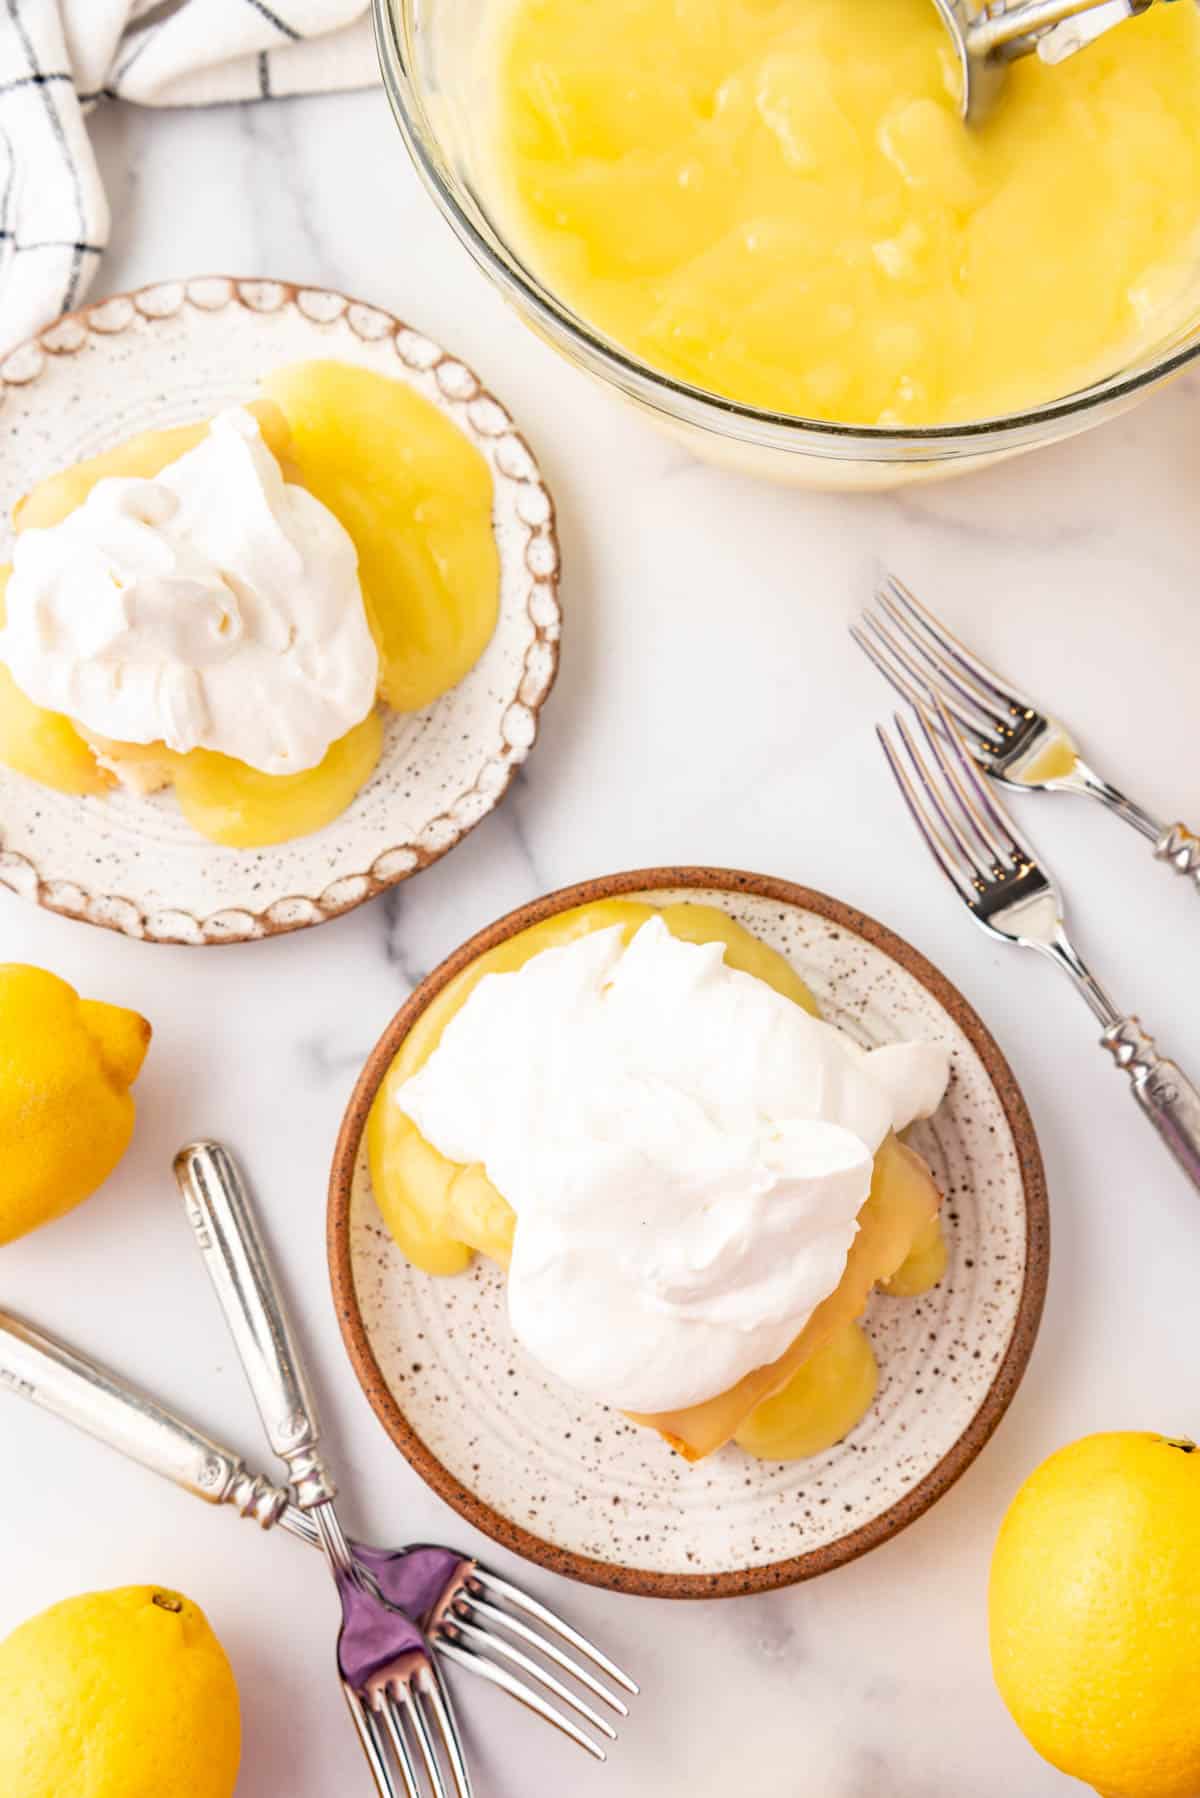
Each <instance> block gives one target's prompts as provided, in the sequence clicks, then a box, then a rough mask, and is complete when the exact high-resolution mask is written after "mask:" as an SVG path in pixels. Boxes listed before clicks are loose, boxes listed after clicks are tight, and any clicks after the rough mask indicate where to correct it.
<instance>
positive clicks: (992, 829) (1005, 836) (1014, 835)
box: [878, 694, 1200, 1187]
mask: <svg viewBox="0 0 1200 1798" xmlns="http://www.w3.org/2000/svg"><path fill="white" fill-rule="evenodd" d="M914 710H915V712H916V717H917V723H918V725H919V727H920V736H921V739H922V741H921V742H920V743H919V742H918V741H917V739H916V738H915V737H914V736H913V733H912V732H911V731H910V729H909V727H908V725H907V724H906V723H905V721H904V719H903V718H902V717H900V715H899V714H898V713H897V714H896V717H895V727H896V732H897V735H898V736H899V738H900V742H901V743H902V744H903V748H904V757H903V758H902V757H901V755H900V753H899V752H898V751H897V748H896V745H895V744H894V743H893V741H892V740H891V738H890V737H889V736H888V733H887V732H886V731H885V730H883V729H880V730H879V732H878V735H879V741H880V743H881V744H882V746H883V753H884V755H885V756H886V757H887V760H888V765H889V767H890V768H891V770H892V773H893V774H894V776H895V778H896V783H897V785H898V786H899V788H900V791H901V793H902V795H903V797H904V802H905V804H906V805H907V806H908V809H909V811H910V813H911V814H912V819H913V822H914V824H915V825H916V827H917V829H918V830H919V831H920V833H921V836H922V837H923V838H924V840H925V844H926V847H927V848H928V849H929V852H930V854H931V855H932V856H933V859H934V861H935V862H936V863H937V865H938V867H939V868H940V869H941V870H942V873H943V874H944V875H945V876H946V878H947V880H948V881H949V882H950V884H951V886H952V887H953V888H954V890H955V892H956V893H957V894H958V896H959V898H960V899H961V900H962V901H963V903H964V904H965V905H966V906H967V909H968V910H969V911H970V914H971V916H972V917H973V918H974V920H975V922H976V923H977V924H979V925H980V926H981V927H982V928H983V929H984V930H986V931H988V932H989V933H990V934H991V935H992V936H996V937H999V938H1000V939H1001V940H1002V941H1004V942H1009V943H1018V944H1020V945H1021V947H1022V948H1025V949H1036V950H1037V951H1038V952H1039V954H1042V955H1045V956H1047V957H1048V958H1049V959H1050V960H1051V961H1052V962H1054V963H1055V964H1056V965H1057V966H1058V967H1060V968H1063V969H1064V970H1065V971H1066V972H1067V973H1068V974H1069V975H1070V976H1071V979H1072V980H1073V981H1074V983H1075V985H1076V987H1077V988H1078V990H1079V991H1080V992H1081V993H1082V995H1083V997H1084V998H1085V999H1086V1000H1087V1003H1088V1005H1089V1006H1090V1007H1091V1009H1092V1011H1093V1012H1094V1013H1095V1015H1096V1017H1097V1018H1098V1019H1099V1020H1100V1023H1101V1024H1102V1026H1103V1032H1102V1035H1101V1037H1100V1041H1101V1044H1102V1045H1103V1047H1104V1048H1106V1049H1107V1050H1108V1051H1109V1053H1110V1054H1111V1055H1112V1056H1113V1058H1114V1060H1115V1061H1116V1063H1117V1065H1118V1067H1122V1068H1124V1070H1125V1072H1126V1073H1127V1074H1128V1075H1129V1078H1130V1081H1131V1084H1132V1088H1133V1095H1134V1098H1135V1099H1136V1100H1137V1102H1138V1104H1139V1105H1140V1106H1141V1108H1142V1110H1143V1111H1144V1112H1145V1114H1146V1116H1147V1117H1148V1118H1149V1119H1150V1122H1151V1123H1152V1124H1153V1125H1154V1128H1155V1129H1156V1130H1157V1131H1158V1134H1159V1135H1160V1136H1161V1137H1162V1139H1163V1141H1164V1142H1165V1143H1166V1145H1167V1147H1168V1149H1170V1151H1171V1153H1172V1155H1173V1156H1174V1157H1175V1159H1176V1161H1177V1162H1178V1163H1179V1165H1180V1167H1181V1168H1182V1169H1183V1171H1184V1173H1185V1174H1186V1175H1187V1176H1188V1178H1189V1179H1190V1180H1191V1182H1192V1184H1193V1185H1194V1186H1196V1187H1200V1091H1198V1090H1197V1089H1196V1087H1195V1086H1194V1085H1193V1084H1192V1082H1191V1081H1190V1080H1189V1079H1188V1078H1187V1077H1186V1075H1184V1074H1183V1073H1182V1072H1181V1071H1180V1069H1179V1068H1178V1067H1177V1066H1176V1064H1175V1063H1174V1062H1173V1061H1166V1060H1164V1059H1163V1058H1162V1057H1161V1056H1160V1055H1159V1054H1158V1051H1157V1050H1156V1048H1155V1046H1154V1042H1153V1039H1152V1038H1151V1037H1149V1036H1147V1035H1146V1033H1145V1031H1144V1030H1143V1029H1142V1026H1141V1024H1140V1023H1139V1022H1138V1020H1137V1018H1135V1017H1126V1016H1123V1015H1122V1013H1121V1012H1120V1011H1119V1010H1118V1009H1117V1007H1116V1006H1115V1005H1114V1004H1113V1001H1112V1000H1111V999H1110V998H1109V996H1108V994H1107V993H1106V992H1105V990H1104V988H1103V987H1102V986H1101V985H1100V983H1099V981H1098V980H1097V979H1096V977H1095V975H1094V974H1092V972H1091V970H1090V969H1089V968H1088V967H1087V965H1086V963H1085V962H1084V960H1083V958H1082V956H1081V955H1080V954H1079V951H1078V950H1077V949H1076V948H1075V946H1074V944H1073V943H1072V942H1071V939H1070V937H1069V936H1068V934H1067V929H1066V925H1065V923H1064V922H1063V904H1062V898H1061V895H1060V894H1059V890H1058V888H1057V886H1056V885H1055V883H1054V880H1053V878H1052V877H1051V876H1050V875H1049V874H1048V873H1047V871H1046V869H1045V868H1044V867H1043V866H1042V865H1041V864H1040V863H1039V861H1038V858H1037V856H1036V855H1035V853H1034V851H1033V850H1032V849H1031V848H1030V846H1029V844H1028V843H1027V842H1026V841H1025V840H1024V838H1023V837H1022V836H1021V835H1020V834H1019V833H1018V831H1017V828H1016V826H1015V825H1014V824H1013V822H1012V819H1011V818H1010V817H1009V815H1008V813H1007V812H1006V811H1005V809H1004V807H1003V806H1002V805H1001V803H1000V801H999V799H998V798H997V797H996V795H995V793H994V791H993V790H992V789H991V788H990V787H989V786H988V784H987V782H986V781H985V780H983V779H982V778H981V776H980V773H979V770H978V768H977V767H976V765H975V763H974V761H973V760H972V758H971V755H970V753H969V752H968V749H967V746H966V744H965V743H964V742H963V739H962V737H961V736H960V735H959V732H958V729H957V727H956V725H955V722H954V719H953V718H952V717H951V715H950V711H949V708H948V707H947V705H946V704H945V703H944V702H943V700H942V699H941V697H940V695H937V694H935V695H934V696H933V697H932V699H931V701H930V703H929V705H924V704H922V703H921V702H920V701H919V700H918V701H916V702H915V704H914ZM923 751H924V753H923ZM906 764H907V765H906Z"/></svg>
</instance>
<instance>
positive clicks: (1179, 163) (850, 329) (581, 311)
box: [472, 0, 1200, 430]
mask: <svg viewBox="0 0 1200 1798" xmlns="http://www.w3.org/2000/svg"><path fill="white" fill-rule="evenodd" d="M492 18H493V24H494V28H493V30H492V31H491V32H489V33H486V34H482V38H481V45H480V54H479V67H478V72H477V80H476V84H475V85H476V87H477V88H478V89H480V90H481V91H483V92H484V93H487V94H490V95H491V99H492V104H491V117H490V120H489V121H488V125H487V130H486V135H483V134H481V139H482V141H481V142H480V144H479V146H478V149H477V151H476V152H475V153H474V155H473V158H472V160H473V162H475V163H477V165H478V166H477V167H475V168H473V170H472V178H473V184H474V186H476V187H477V188H478V189H479V190H480V191H481V192H483V193H484V194H486V195H487V196H488V199H489V205H490V207H491V210H492V211H493V212H494V213H495V215H496V216H497V218H498V219H500V220H501V223H502V234H503V236H504V238H505V240H506V241H507V243H508V244H509V245H510V246H511V248H512V251H513V253H514V257H515V259H516V260H517V261H518V262H519V264H520V265H521V266H522V267H525V268H528V269H529V270H531V271H532V273H533V275H534V276H535V277H536V278H537V280H538V281H539V282H540V283H541V284H542V285H543V286H544V287H545V288H547V289H548V290H549V291H550V293H552V294H553V295H554V297H555V299H556V300H557V301H559V302H561V304H562V305H563V306H564V308H566V309H568V310H569V312H570V314H571V316H572V317H577V318H579V319H581V320H583V321H584V323H585V324H586V325H587V326H588V327H589V328H590V329H591V331H592V332H594V333H598V334H600V335H602V336H603V337H604V338H605V339H607V340H608V341H609V342H610V343H612V344H614V345H615V346H617V348H618V349H619V350H624V351H625V352H627V353H632V355H633V356H634V357H635V358H636V359H639V360H640V361H642V362H644V363H646V364H648V365H649V366H650V367H651V368H653V369H655V370H658V371H660V372H661V373H662V374H665V375H667V376H669V377H672V378H673V379H674V380H676V381H678V382H681V383H685V384H687V385H689V386H691V387H696V388H699V389H702V390H703V391H705V392H707V393H712V394H717V395H720V396H723V397H727V398H730V399H733V400H735V401H738V402H741V403H742V404H746V405H751V406H755V407H758V408H760V409H762V410H765V411H768V412H771V413H783V414H787V415H789V416H792V417H800V418H810V419H819V420H832V421H834V422H839V423H845V424H854V425H859V426H876V427H879V428H882V429H885V430H886V429H899V428H904V429H908V428H912V427H928V426H937V425H947V424H952V423H956V422H962V421H979V420H983V419H987V418H992V417H995V416H997V415H1002V414H1012V413H1014V412H1020V411H1023V410H1026V409H1028V408H1029V407H1030V406H1035V405H1041V404H1044V403H1045V402H1047V401H1050V400H1053V399H1056V398H1061V397H1062V396H1064V395H1066V394H1069V393H1071V392H1072V391H1074V390H1077V389H1079V388H1082V387H1086V386H1087V385H1089V384H1090V383H1091V382H1093V381H1095V380H1097V379H1101V378H1104V377H1108V376H1111V375H1112V374H1113V373H1114V372H1115V371H1116V370H1117V369H1119V368H1121V367H1125V366H1127V365H1128V364H1129V363H1130V362H1133V361H1136V359H1137V358H1138V356H1139V355H1140V354H1141V353H1142V352H1143V350H1144V349H1145V348H1146V347H1147V346H1148V345H1151V344H1154V345H1156V346H1159V353H1161V346H1162V345H1163V344H1164V343H1169V342H1170V340H1171V338H1172V335H1173V334H1174V333H1176V332H1178V331H1180V330H1181V329H1182V328H1183V327H1189V328H1190V326H1191V324H1192V323H1193V321H1194V319H1195V315H1196V308H1197V278H1196V250H1197V244H1198V242H1200V108H1198V107H1197V105H1196V94H1197V91H1198V89H1200V17H1198V16H1197V9H1196V6H1195V5H1194V4H1191V3H1188V4H1183V5H1171V6H1155V7H1152V8H1151V9H1150V10H1149V11H1147V12H1146V13H1145V16H1144V17H1138V18H1135V19H1131V20H1129V21H1127V22H1126V23H1125V24H1123V25H1122V26H1120V28H1119V29H1117V30H1114V31H1111V32H1109V33H1108V34H1106V35H1105V36H1104V37H1103V38H1101V39H1100V40H1099V41H1098V42H1095V43H1092V44H1090V45H1088V46H1087V47H1086V48H1085V49H1084V50H1083V51H1082V52H1081V53H1080V54H1079V55H1076V56H1073V57H1071V58H1070V59H1069V60H1068V61H1066V62H1063V63H1061V64H1060V65H1058V66H1055V67H1048V66H1046V64H1044V63H1043V62H1042V61H1040V60H1039V59H1038V58H1037V57H1035V56H1030V57H1026V58H1024V59H1023V60H1022V61H1020V62H1019V63H1016V64H1014V65H1013V66H1012V69H1011V72H1010V74H1009V76H1008V79H1007V81H1006V85H1005V90H1004V93H1003V96H1002V98H1001V100H1000V102H999V104H998V105H997V106H996V107H995V109H994V111H993V112H992V114H991V115H990V116H989V117H988V118H987V119H986V120H985V121H984V123H983V124H982V125H980V126H972V128H971V129H969V130H968V129H967V128H966V127H965V126H964V124H963V122H962V120H961V119H960V117H959V93H958V82H959V80H960V73H959V70H958V66H957V59H956V58H955V56H954V54H953V51H952V49H951V45H950V41H949V37H948V34H947V33H946V31H945V30H944V28H943V26H942V23H941V21H940V19H939V17H938V13H937V10H936V7H935V5H934V3H933V0H855V3H854V4H847V0H611V3H610V4H609V5H608V6H606V7H605V8H604V21H603V29H602V30H598V29H597V13H596V8H595V6H594V5H592V4H591V3H590V0H493V4H492Z"/></svg>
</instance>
